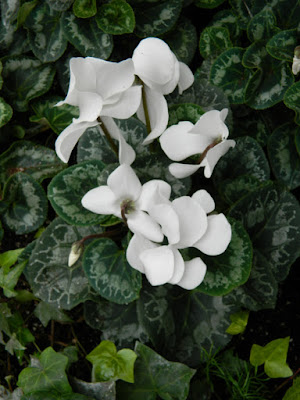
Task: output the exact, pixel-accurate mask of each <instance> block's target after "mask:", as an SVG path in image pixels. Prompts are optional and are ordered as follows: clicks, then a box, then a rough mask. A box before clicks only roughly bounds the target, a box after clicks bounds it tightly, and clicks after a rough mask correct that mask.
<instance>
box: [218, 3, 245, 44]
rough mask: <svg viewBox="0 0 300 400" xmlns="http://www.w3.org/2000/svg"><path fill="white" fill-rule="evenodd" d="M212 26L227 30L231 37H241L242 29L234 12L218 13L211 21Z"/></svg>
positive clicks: (222, 11) (224, 11)
mask: <svg viewBox="0 0 300 400" xmlns="http://www.w3.org/2000/svg"><path fill="white" fill-rule="evenodd" d="M211 26H220V27H224V28H227V29H228V30H229V32H230V36H231V37H232V38H233V39H236V38H237V37H239V36H240V33H241V29H240V27H239V23H238V16H237V15H236V14H235V13H234V11H233V10H221V11H219V12H217V13H216V14H215V15H214V16H213V19H212V21H211Z"/></svg>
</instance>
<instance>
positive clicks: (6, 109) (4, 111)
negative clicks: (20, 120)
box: [0, 77, 13, 128]
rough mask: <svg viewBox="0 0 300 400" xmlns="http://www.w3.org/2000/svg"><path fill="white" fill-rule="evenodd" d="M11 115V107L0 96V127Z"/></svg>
mask: <svg viewBox="0 0 300 400" xmlns="http://www.w3.org/2000/svg"><path fill="white" fill-rule="evenodd" d="M0 80H1V77H0ZM0 83H1V82H0ZM0 87H1V85H0ZM12 115H13V109H12V108H11V106H10V105H9V104H7V103H6V101H5V100H4V99H3V98H2V97H0V128H1V127H2V126H4V125H5V124H7V123H8V121H9V120H10V119H11V117H12Z"/></svg>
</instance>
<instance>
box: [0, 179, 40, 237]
mask: <svg viewBox="0 0 300 400" xmlns="http://www.w3.org/2000/svg"><path fill="white" fill-rule="evenodd" d="M3 200H4V201H5V202H6V203H8V204H9V207H8V208H7V210H6V211H5V212H4V214H3V217H2V218H3V219H2V220H3V222H4V223H5V224H6V225H7V226H8V227H9V228H10V229H11V230H13V231H14V232H15V233H16V234H17V235H24V234H25V233H29V232H33V231H35V230H36V229H38V228H39V227H40V226H41V225H42V224H43V223H44V221H45V219H46V216H47V210H48V205H47V198H46V195H45V193H44V190H43V189H42V187H41V186H40V185H39V184H38V183H37V182H36V181H35V180H34V179H33V178H32V177H31V176H30V175H27V174H24V173H22V172H18V173H17V174H14V175H13V176H11V177H10V178H9V179H8V180H7V182H6V184H5V186H4V190H3Z"/></svg>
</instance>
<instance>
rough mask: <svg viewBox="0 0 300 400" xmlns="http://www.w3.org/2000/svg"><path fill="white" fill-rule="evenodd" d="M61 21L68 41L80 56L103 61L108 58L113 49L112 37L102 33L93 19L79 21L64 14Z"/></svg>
mask: <svg viewBox="0 0 300 400" xmlns="http://www.w3.org/2000/svg"><path fill="white" fill-rule="evenodd" d="M61 21H62V22H61V23H62V26H63V30H64V34H65V35H66V37H67V39H68V41H69V42H70V43H71V44H72V45H73V46H74V47H75V48H76V49H77V50H78V51H79V52H80V54H81V55H82V56H84V57H96V58H102V59H104V60H106V59H107V58H108V57H109V56H110V54H111V52H112V48H113V40H112V36H111V35H109V34H107V33H104V32H103V31H102V30H101V29H100V28H99V27H98V25H97V23H96V21H95V19H94V18H90V19H88V20H81V19H79V18H76V17H75V15H74V14H73V13H72V12H65V13H64V15H63V17H62V20H61Z"/></svg>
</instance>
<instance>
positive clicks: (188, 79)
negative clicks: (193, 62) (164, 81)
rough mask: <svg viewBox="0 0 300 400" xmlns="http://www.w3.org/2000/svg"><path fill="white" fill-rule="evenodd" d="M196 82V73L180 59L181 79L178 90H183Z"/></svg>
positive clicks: (180, 91) (180, 92)
mask: <svg viewBox="0 0 300 400" xmlns="http://www.w3.org/2000/svg"><path fill="white" fill-rule="evenodd" d="M193 83H194V75H193V73H192V71H191V70H190V68H189V67H188V66H187V65H186V64H184V63H183V62H180V61H179V81H178V92H179V94H182V92H183V91H184V90H186V89H188V88H189V87H190V86H192V84H193Z"/></svg>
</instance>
